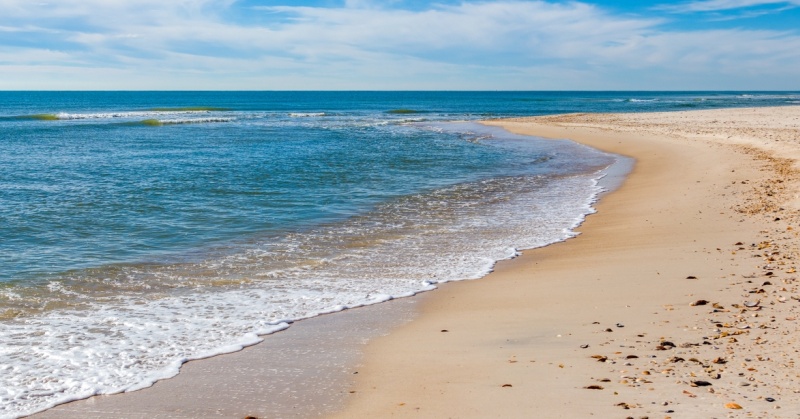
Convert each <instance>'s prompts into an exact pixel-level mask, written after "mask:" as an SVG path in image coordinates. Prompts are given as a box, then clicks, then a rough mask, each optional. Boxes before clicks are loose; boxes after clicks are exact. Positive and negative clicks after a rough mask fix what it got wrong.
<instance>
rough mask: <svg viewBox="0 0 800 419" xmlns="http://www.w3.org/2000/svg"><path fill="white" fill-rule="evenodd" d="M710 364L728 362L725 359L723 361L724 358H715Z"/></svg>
mask: <svg viewBox="0 0 800 419" xmlns="http://www.w3.org/2000/svg"><path fill="white" fill-rule="evenodd" d="M711 362H713V363H715V364H726V363H727V362H728V360H727V359H725V358H722V357H716V358H714V360H713V361H711Z"/></svg>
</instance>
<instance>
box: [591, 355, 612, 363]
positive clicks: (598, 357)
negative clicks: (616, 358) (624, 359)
mask: <svg viewBox="0 0 800 419" xmlns="http://www.w3.org/2000/svg"><path fill="white" fill-rule="evenodd" d="M592 358H594V359H596V360H598V361H599V362H606V361H607V360H608V357H607V356H604V355H592Z"/></svg>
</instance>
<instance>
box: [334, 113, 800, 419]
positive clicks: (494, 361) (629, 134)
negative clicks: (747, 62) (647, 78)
mask: <svg viewBox="0 0 800 419" xmlns="http://www.w3.org/2000/svg"><path fill="white" fill-rule="evenodd" d="M798 118H800V107H784V108H759V109H725V110H714V111H693V112H675V113H652V114H625V115H619V114H617V115H605V114H574V115H559V116H546V117H535V118H518V119H511V120H502V121H490V122H488V123H489V124H492V125H500V126H503V127H505V128H507V129H509V130H511V131H514V132H517V133H522V134H530V135H538V136H543V137H550V138H570V139H573V140H576V141H578V142H582V143H585V144H588V145H591V146H594V147H596V148H600V149H603V150H607V151H610V152H615V153H619V154H624V155H629V156H632V157H634V158H635V159H636V161H637V163H636V167H635V168H634V170H633V173H632V174H631V176H630V177H629V178H628V179H627V180H626V181H625V183H624V185H623V186H622V187H621V188H620V189H619V190H618V191H616V192H614V193H612V194H610V195H608V196H607V197H606V198H604V199H603V200H602V201H601V202H600V203H598V205H597V209H598V213H597V214H595V215H592V216H590V217H588V218H587V220H586V222H585V223H584V224H583V225H582V226H581V227H580V228H579V229H578V230H579V231H580V232H581V233H582V234H581V235H580V236H579V237H577V238H575V239H572V240H568V241H567V242H564V243H558V244H555V245H551V246H548V247H546V248H542V249H535V250H533V251H529V252H525V254H524V255H523V256H521V257H519V258H517V259H515V260H512V261H509V262H502V263H500V264H498V266H497V269H496V270H495V272H494V273H492V274H491V275H489V276H488V277H486V278H484V279H481V280H478V281H471V282H467V283H457V284H447V285H445V286H443V287H441V289H440V290H438V291H436V292H434V293H429V295H427V296H425V297H424V301H423V304H422V314H421V315H420V317H419V318H417V319H416V320H415V321H413V322H412V323H410V324H408V325H406V326H403V327H400V328H399V329H397V330H395V331H394V332H392V333H391V334H390V335H389V336H387V337H385V338H380V339H376V340H375V341H374V342H372V343H371V344H370V345H369V346H368V350H367V356H366V360H365V362H364V364H363V365H362V366H361V367H359V372H360V374H359V375H358V382H357V384H356V386H355V387H353V388H352V389H350V390H349V392H350V395H351V400H350V402H349V405H348V408H347V409H346V410H345V411H343V412H341V413H340V414H339V415H338V416H337V417H387V416H391V417H476V418H477V417H520V418H522V417H589V416H597V417H619V418H627V417H634V418H642V417H649V418H665V417H675V418H678V417H797V416H798V415H800V370H798V369H797V365H796V364H797V362H798V361H799V360H800V352H798V349H800V341H798V340H799V339H800V337H798V336H797V331H798V319H800V301H799V300H800V289H799V288H798V285H799V284H800V280H798V274H797V269H798V267H797V264H798V228H800V224H798V222H799V221H800V217H798V211H797V209H796V208H797V206H796V201H797V191H798V179H799V177H798V172H797V158H798V156H800V154H798V153H799V152H800V124H799V123H798V121H800V119H798Z"/></svg>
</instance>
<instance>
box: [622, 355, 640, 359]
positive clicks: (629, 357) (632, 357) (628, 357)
mask: <svg viewBox="0 0 800 419" xmlns="http://www.w3.org/2000/svg"><path fill="white" fill-rule="evenodd" d="M636 358H639V357H638V356H636V355H628V356H626V357H625V359H636Z"/></svg>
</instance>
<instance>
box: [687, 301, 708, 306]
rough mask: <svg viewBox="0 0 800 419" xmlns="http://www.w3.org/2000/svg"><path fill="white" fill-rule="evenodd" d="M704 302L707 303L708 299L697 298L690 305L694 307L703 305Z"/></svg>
mask: <svg viewBox="0 0 800 419" xmlns="http://www.w3.org/2000/svg"><path fill="white" fill-rule="evenodd" d="M706 304H708V300H697V301H695V302H693V303H692V304H690V305H691V306H692V307H694V306H704V305H706Z"/></svg>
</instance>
